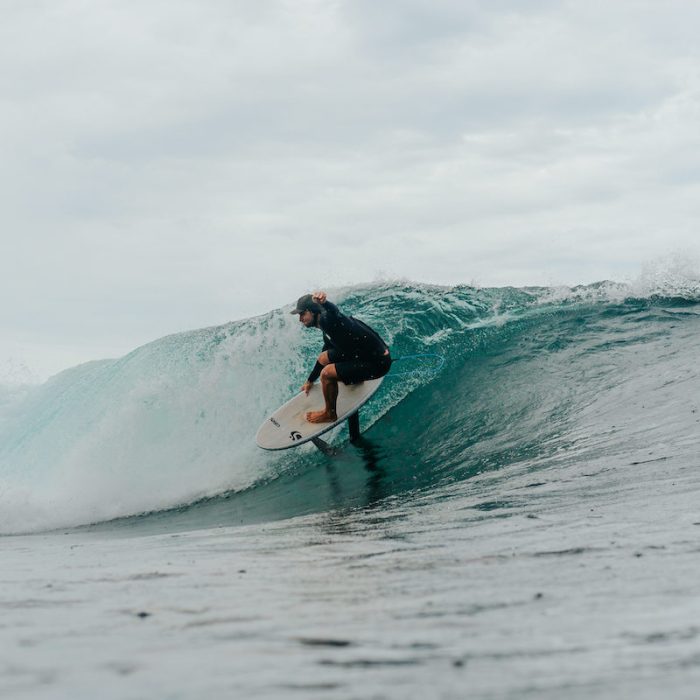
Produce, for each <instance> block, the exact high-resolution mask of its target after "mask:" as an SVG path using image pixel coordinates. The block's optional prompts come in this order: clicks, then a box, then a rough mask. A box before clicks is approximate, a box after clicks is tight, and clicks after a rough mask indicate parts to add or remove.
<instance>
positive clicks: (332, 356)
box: [328, 349, 391, 384]
mask: <svg viewBox="0 0 700 700" xmlns="http://www.w3.org/2000/svg"><path fill="white" fill-rule="evenodd" d="M328 359H329V360H330V363H331V364H334V365H335V371H336V374H337V375H338V379H340V381H341V382H343V384H359V383H360V382H364V381H366V380H367V379H379V377H383V376H384V375H385V374H386V373H387V372H388V371H389V370H390V369H391V355H389V354H386V355H381V356H380V357H377V358H372V359H369V360H368V359H366V358H355V357H353V356H352V355H350V354H349V353H344V352H340V351H339V350H335V349H331V350H329V351H328Z"/></svg>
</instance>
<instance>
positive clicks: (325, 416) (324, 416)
mask: <svg viewBox="0 0 700 700" xmlns="http://www.w3.org/2000/svg"><path fill="white" fill-rule="evenodd" d="M306 420H307V421H309V423H333V422H334V421H336V420H338V416H337V415H336V414H335V413H330V412H329V411H309V412H308V413H307V414H306Z"/></svg>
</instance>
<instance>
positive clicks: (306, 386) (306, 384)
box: [301, 382, 314, 396]
mask: <svg viewBox="0 0 700 700" xmlns="http://www.w3.org/2000/svg"><path fill="white" fill-rule="evenodd" d="M313 385H314V383H313V382H304V386H302V387H301V391H303V392H304V393H305V394H306V395H307V396H308V395H309V392H310V391H311V387H312V386H313Z"/></svg>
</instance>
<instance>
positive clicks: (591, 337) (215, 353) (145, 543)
mask: <svg viewBox="0 0 700 700" xmlns="http://www.w3.org/2000/svg"><path fill="white" fill-rule="evenodd" d="M338 297H339V302H340V304H341V308H343V310H345V311H346V312H348V313H351V314H353V315H357V316H359V317H360V318H362V319H364V320H366V321H367V322H368V323H370V324H371V325H372V326H374V327H376V328H377V330H379V331H380V332H381V333H382V335H383V336H384V337H385V338H387V340H389V342H390V344H391V346H392V352H393V355H394V356H405V355H413V354H416V353H433V354H436V355H438V356H442V357H444V359H445V362H444V365H442V366H440V367H439V371H437V372H434V371H416V372H415V373H413V374H411V375H409V376H396V377H393V378H392V376H391V374H390V375H389V376H388V377H387V379H386V381H385V382H384V384H383V386H382V388H381V390H380V392H378V394H377V395H376V397H375V398H374V399H373V400H372V401H371V402H370V404H368V405H367V406H366V407H365V409H363V415H362V423H363V429H364V432H363V438H362V440H361V441H360V442H358V443H357V444H355V445H351V444H349V443H348V441H347V432H346V430H345V429H339V430H336V431H335V433H331V437H330V438H329V441H330V442H332V443H333V444H334V445H336V446H337V447H338V448H339V452H338V454H337V455H336V456H335V457H333V458H329V457H327V456H325V455H323V454H321V453H320V452H318V451H317V450H315V448H313V447H312V446H303V447H301V448H298V449H295V450H290V451H285V452H282V453H267V452H264V451H261V450H258V449H257V448H256V447H255V444H254V435H255V431H256V429H257V426H258V425H259V423H260V422H261V421H262V420H264V418H265V417H266V416H267V415H268V414H269V413H270V412H271V411H272V410H273V409H274V408H275V407H276V406H277V405H279V404H281V403H282V402H283V401H284V400H286V399H287V398H289V396H290V395H291V394H292V393H293V392H294V391H296V390H297V388H298V386H299V385H300V384H301V381H303V378H304V377H305V375H306V374H307V372H308V369H309V368H310V367H311V365H312V364H313V358H314V357H315V353H316V352H317V351H318V346H319V343H320V336H318V335H317V334H315V333H314V332H312V331H304V330H303V329H302V328H301V327H300V326H299V324H298V322H295V321H294V318H293V317H291V316H290V315H289V314H288V313H286V309H279V310H275V311H273V312H270V313H269V314H265V315H263V316H261V317H257V318H253V319H247V320H243V321H238V322H234V323H231V324H228V325H225V326H221V327H216V328H208V329H202V330H199V331H194V332H187V333H182V334H178V335H174V336H170V337H167V338H163V339H161V340H158V341H155V342H154V343H151V344H149V345H147V346H144V347H142V348H139V349H137V350H135V351H134V352H132V353H131V354H129V355H127V356H126V357H124V358H120V359H117V360H105V361H99V362H94V363H91V364H88V365H83V366H80V367H77V368H74V369H72V370H69V371H67V372H64V373H62V374H60V375H58V376H56V377H54V378H52V379H51V380H50V381H49V382H47V383H46V384H44V385H42V386H40V387H36V388H34V389H32V390H31V391H29V392H28V393H27V392H24V393H21V394H18V397H16V398H13V399H11V398H7V399H6V400H4V401H2V402H0V479H1V480H2V481H1V482H0V484H1V486H0V533H3V534H5V535H10V534H12V535H14V536H13V537H5V538H3V539H2V540H0V542H3V543H5V548H4V552H5V557H6V563H7V565H8V566H9V568H5V571H6V572H11V573H7V574H6V575H5V577H4V583H5V584H6V593H5V598H4V601H3V605H4V607H5V609H6V610H8V611H9V618H8V622H7V624H6V625H5V627H4V628H2V630H0V638H4V641H5V642H7V643H8V644H10V645H11V646H12V645H13V644H14V647H13V648H15V651H14V652H13V653H12V655H11V656H10V657H9V660H8V661H6V662H5V663H7V664H9V666H8V668H9V667H12V668H14V669H15V670H16V669H25V671H26V673H25V672H17V673H15V675H14V676H13V675H12V674H11V675H10V676H7V678H10V680H9V681H5V683H6V689H8V690H16V689H17V688H25V689H29V690H31V691H32V692H34V691H37V690H38V689H41V688H44V687H45V688H46V693H47V697H49V696H51V693H54V695H53V697H55V696H56V695H55V693H59V694H60V693H63V692H64V693H66V696H69V695H70V693H71V692H86V693H89V692H90V691H91V690H92V689H94V688H96V687H98V686H99V685H100V684H102V683H103V681H104V680H105V678H107V677H110V678H111V677H114V678H116V679H117V681H118V683H117V685H116V686H115V688H114V691H113V694H114V697H131V696H133V697H138V696H139V695H138V693H139V691H140V689H141V688H143V687H144V685H143V684H147V685H149V687H160V688H163V689H164V694H163V696H164V697H165V696H167V697H190V696H192V694H198V693H202V692H233V691H234V690H236V689H237V690H239V691H241V692H242V691H245V692H247V693H249V694H255V695H259V696H269V697H279V696H285V697H286V696H287V695H289V694H295V693H296V694H297V695H299V697H308V694H310V693H311V694H315V695H317V696H318V697H337V698H341V697H406V696H408V697H425V693H426V692H429V693H431V694H432V696H434V697H465V696H468V697H484V698H485V697H489V698H491V697H514V698H515V697H518V698H520V697H562V693H564V694H565V696H566V697H590V696H591V695H592V694H595V695H596V696H598V697H650V698H651V697H659V695H658V692H661V691H662V690H663V691H664V692H665V693H668V692H669V690H670V692H671V695H669V696H670V697H694V693H695V688H696V686H697V681H698V676H700V664H699V663H698V662H697V659H698V658H700V634H699V633H698V630H700V607H699V604H698V603H697V602H696V601H697V600H700V599H699V598H698V596H697V593H698V590H697V585H696V583H695V582H696V580H697V579H698V577H699V576H700V564H698V562H697V561H696V560H697V550H698V547H700V541H698V537H699V536H700V528H698V527H697V525H698V521H700V508H698V505H697V503H698V500H697V495H698V491H700V477H699V476H698V473H699V472H698V469H699V468H700V464H699V462H700V407H699V406H698V404H699V403H700V399H698V397H699V396H700V377H699V372H698V350H697V348H698V337H699V332H700V288H696V286H694V284H693V283H683V284H681V283H678V282H676V283H674V284H666V285H661V286H659V285H656V286H652V287H647V288H640V287H639V286H636V287H632V286H629V285H622V284H614V283H601V284H598V285H591V286H586V287H580V288H575V289H568V288H567V289H552V288H528V289H515V288H504V289H476V288H473V287H468V286H464V287H453V288H439V287H427V286H424V285H417V284H410V283H405V284H404V283H391V284H381V285H372V286H368V287H356V288H352V289H349V290H345V291H344V292H343V293H342V294H339V295H338ZM411 366H412V365H410V364H409V363H406V364H405V365H404V368H405V367H411ZM436 367H438V365H434V366H433V369H435V368H436ZM400 368H401V365H400V364H396V365H395V366H394V369H393V370H392V372H393V371H394V370H396V373H397V374H398V370H399V369H400ZM418 369H419V370H420V369H421V368H418ZM31 533H34V534H31ZM69 553H70V561H71V562H73V566H72V567H69V570H68V571H65V570H64V569H63V568H62V564H61V562H64V561H65V557H66V556H68V554H69ZM39 560H42V561H43V562H44V563H41V562H39ZM241 572H243V573H241ZM49 583H51V584H52V585H51V586H50V587H49V588H47V585H48V584H49ZM57 591H62V592H63V593H61V594H60V595H59V594H58V593H57ZM61 595H62V596H63V605H62V606H57V607H60V612H59V611H58V609H55V608H54V606H53V602H52V601H55V600H56V599H57V600H58V601H60V600H62V598H61ZM57 596H58V598H57ZM106 599H109V600H110V601H112V603H113V604H112V605H111V606H110V605H107V606H106V607H105V606H104V601H105V600H106ZM176 599H178V601H179V602H178V603H177V604H176V603H175V600H176ZM66 601H68V602H66ZM70 601H73V602H72V603H71V602H70ZM71 606H72V607H71ZM141 608H143V610H141ZM96 610H98V612H99V614H97V617H95V615H96ZM183 611H189V612H183ZM140 612H144V616H143V617H138V614H139V613H140ZM69 613H70V614H71V617H70V620H72V623H68V626H69V627H70V629H71V630H72V632H71V634H68V635H67V636H65V635H64V636H61V635H60V634H59V635H58V638H59V639H60V640H61V641H62V643H63V652H62V653H63V654H64V658H63V661H61V657H59V656H56V655H55V653H54V652H51V651H50V650H49V649H48V647H47V648H44V647H43V644H42V642H41V641H40V640H41V634H40V630H41V629H42V627H43V625H44V624H48V623H49V622H50V623H51V624H59V625H60V624H61V623H66V619H64V618H63V617H62V616H63V615H68V614H69ZM91 616H92V617H91ZM27 619H30V620H31V621H32V625H33V627H34V628H35V629H34V632H32V630H31V629H30V630H29V631H28V630H27V629H25V628H23V625H22V622H21V621H22V620H24V621H25V622H26V620H27ZM90 620H92V622H91V621H90ZM95 620H97V622H95ZM114 620H118V621H119V624H118V625H117V627H118V631H117V633H116V636H115V641H114V642H113V643H107V644H105V645H104V646H100V648H101V651H100V653H99V654H98V653H97V652H96V655H95V658H94V663H93V661H91V657H90V654H89V653H88V654H87V657H85V656H84V655H83V656H81V654H80V649H82V648H84V647H85V646H86V645H87V646H89V645H90V644H89V643H90V640H91V639H93V638H94V639H97V638H102V637H101V636H100V635H101V634H102V633H101V631H100V630H101V629H102V626H104V628H105V629H106V628H107V627H108V626H109V624H112V623H113V622H114ZM30 627H31V626H30ZM145 631H147V632H145ZM141 634H145V637H144V638H143V639H144V641H143V645H142V646H139V645H138V644H137V647H136V649H134V647H133V645H132V644H131V642H132V641H133V640H134V639H138V638H140V637H139V636H138V635H141ZM163 634H166V635H167V634H170V635H174V636H173V641H172V644H169V645H167V644H166V645H162V644H161V643H159V642H158V640H159V639H161V637H159V635H163ZM134 635H137V636H136V637H134ZM22 639H24V640H25V642H27V643H28V644H29V643H30V642H31V644H32V645H33V646H32V648H33V649H35V654H34V656H33V657H32V659H33V660H32V661H29V660H27V657H24V656H23V655H22V651H21V644H20V641H21V640H22ZM27 640H29V641H27ZM154 645H155V646H154ZM192 645H194V648H195V649H199V650H200V651H201V652H202V654H206V657H207V659H208V660H207V661H206V663H203V665H198V664H197V662H196V659H197V658H200V659H201V658H202V656H201V655H198V654H197V653H196V652H193V654H191V655H187V653H186V649H187V648H191V647H192ZM144 654H145V655H146V657H144ZM232 654H234V655H236V659H237V660H236V661H232V660H231V655H232ZM144 658H147V659H148V661H147V662H146V661H144ZM42 664H43V665H42ZM76 664H77V666H76ZM120 664H121V665H120ZM174 666H177V667H178V670H177V671H173V668H174ZM45 667H50V668H51V669H53V670H52V672H51V673H50V674H49V677H50V680H49V681H47V682H46V683H45V685H44V686H42V685H41V681H40V679H41V678H42V677H43V678H45V677H46V676H45V675H44V676H42V674H41V669H42V668H44V670H45ZM81 668H83V669H84V672H83V671H81V670H80V669H81ZM119 668H122V669H123V668H127V669H133V670H131V671H128V672H123V673H122V672H119V670H118V669H119ZM85 669H88V670H85ZM115 669H116V670H115ZM6 670H7V669H6ZM13 678H14V679H15V680H14V681H13V680H12V679H13ZM185 678H186V682H185V680H184V679H185ZM17 679H19V680H17ZM15 681H16V682H15ZM13 683H14V685H13ZM1 688H2V682H0V689H1ZM465 689H468V690H469V691H470V692H469V694H468V695H465ZM305 694H306V695H305Z"/></svg>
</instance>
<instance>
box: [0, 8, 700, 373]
mask: <svg viewBox="0 0 700 700" xmlns="http://www.w3.org/2000/svg"><path fill="white" fill-rule="evenodd" d="M0 9H1V15H0V16H1V18H2V21H1V22H0V56H1V60H2V71H0V99H1V100H2V102H1V108H0V124H1V127H2V140H1V141H0V149H1V153H0V155H1V158H0V178H1V179H2V182H1V184H2V187H0V203H1V207H0V211H1V212H2V228H1V231H2V233H1V234H0V235H2V255H1V256H0V293H1V296H2V306H1V307H0V380H1V379H2V375H3V372H4V374H5V375H12V374H13V373H14V374H15V375H16V374H17V373H18V372H19V373H21V372H23V371H25V370H24V369H22V366H23V365H26V367H27V368H28V370H27V372H31V373H33V374H34V376H37V377H41V378H43V377H45V376H47V375H48V374H50V373H51V372H54V371H57V370H59V369H62V368H64V367H66V366H69V365H72V364H76V363H78V362H81V361H85V360H89V359H97V358H102V357H110V356H118V355H121V354H123V353H125V352H127V351H129V350H131V349H133V348H134V347H136V346H138V345H140V344H142V343H144V342H147V341H149V340H152V339H155V338H158V337H160V336H162V335H165V334H168V333H173V332H177V331H183V330H187V329H192V328H199V327H203V326H208V325H214V324H218V323H224V322H226V321H229V320H232V319H236V318H243V317H247V316H252V315H257V314H260V313H264V312H266V311H268V310H270V309H272V308H276V307H279V306H282V305H285V304H290V303H291V302H292V301H293V300H294V299H296V297H297V296H299V295H300V294H302V293H304V292H305V291H307V290H308V289H310V288H312V287H316V286H319V287H326V288H327V287H331V288H332V287H335V286H341V285H347V284H356V283H363V282H370V281H372V280H376V279H379V278H389V279H391V278H409V279H411V280H414V281H418V282H430V283H438V284H454V283H477V284H481V285H489V286H491V285H498V286H501V285H524V284H577V283H587V282H593V281H596V280H600V279H617V280H624V279H626V278H631V277H634V276H635V275H638V274H639V272H640V270H641V268H642V266H643V265H644V264H645V263H647V262H649V261H653V260H655V259H657V258H658V257H660V256H663V255H665V254H667V253H669V252H672V251H678V250H680V251H682V253H683V254H695V253H697V251H698V244H697V243H696V241H697V240H698V225H697V222H698V214H699V213H700V155H699V154H700V56H699V53H700V49H699V47H700V42H698V39H697V30H698V27H700V2H691V1H690V0H664V1H663V2H660V1H658V0H649V1H645V0H615V1H614V2H611V1H610V0H605V1H602V0H600V1H599V0H570V1H568V2H566V1H559V2H557V1H554V0H482V1H479V0H471V1H470V0H162V1H161V0H0Z"/></svg>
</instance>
